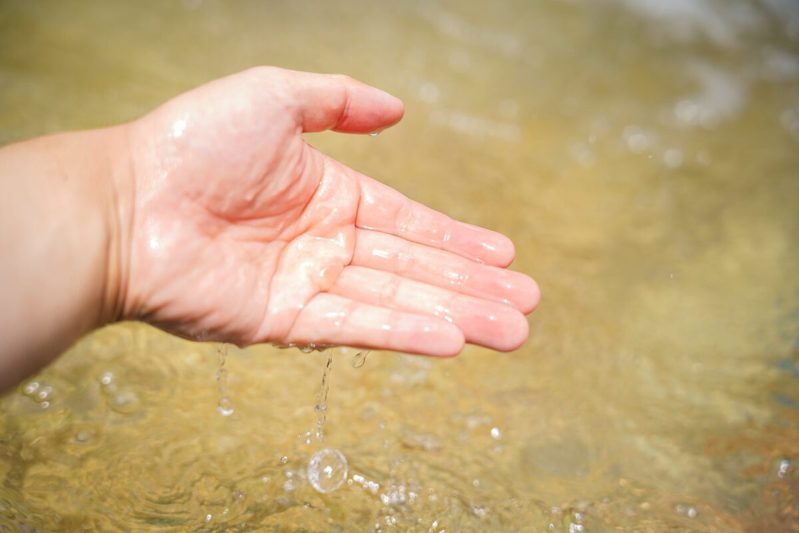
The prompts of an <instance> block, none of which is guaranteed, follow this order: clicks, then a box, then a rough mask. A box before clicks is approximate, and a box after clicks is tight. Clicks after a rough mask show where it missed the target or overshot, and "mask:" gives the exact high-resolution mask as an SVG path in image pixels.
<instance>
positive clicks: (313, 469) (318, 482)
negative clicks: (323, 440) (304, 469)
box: [308, 448, 348, 494]
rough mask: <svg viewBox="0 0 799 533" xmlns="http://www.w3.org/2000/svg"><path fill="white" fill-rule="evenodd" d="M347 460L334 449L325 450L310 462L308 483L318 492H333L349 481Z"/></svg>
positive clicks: (314, 456) (316, 454)
mask: <svg viewBox="0 0 799 533" xmlns="http://www.w3.org/2000/svg"><path fill="white" fill-rule="evenodd" d="M347 469H348V466H347V458H346V457H344V454H343V453H341V452H340V451H338V450H336V449H333V448H323V449H321V450H319V451H318V452H316V453H315V454H313V455H312V456H311V460H310V461H309V462H308V481H310V483H311V486H313V488H314V489H316V491H317V492H321V493H322V494H326V493H328V492H333V491H334V490H336V489H338V488H339V487H340V486H341V485H343V484H344V481H345V480H346V479H347Z"/></svg>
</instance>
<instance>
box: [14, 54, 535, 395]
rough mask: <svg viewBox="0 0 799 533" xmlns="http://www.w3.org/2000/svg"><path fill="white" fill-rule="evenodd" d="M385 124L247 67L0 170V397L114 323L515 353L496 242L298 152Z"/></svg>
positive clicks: (279, 73)
mask: <svg viewBox="0 0 799 533" xmlns="http://www.w3.org/2000/svg"><path fill="white" fill-rule="evenodd" d="M402 114H403V105H402V102H400V101H399V100H398V99H396V98H394V97H393V96H390V95H388V94H386V93H384V92H382V91H379V90H377V89H374V88H372V87H369V86H366V85H364V84H362V83H360V82H357V81H354V80H352V79H350V78H347V77H345V76H337V75H320V74H309V73H302V72H293V71H288V70H282V69H277V68H269V67H260V68H254V69H251V70H247V71H244V72H241V73H239V74H236V75H233V76H229V77H227V78H223V79H220V80H217V81H214V82H211V83H208V84H206V85H204V86H201V87H199V88H197V89H195V90H193V91H190V92H187V93H185V94H183V95H181V96H178V97H177V98H175V99H173V100H171V101H169V102H167V103H166V104H164V105H163V106H161V107H159V108H158V109H156V110H154V111H153V112H152V113H150V114H148V115H146V116H144V117H142V118H141V119H139V120H136V121H134V122H131V123H129V124H123V125H120V126H116V127H111V128H106V129H101V130H93V131H87V132H74V133H65V134H59V135H53V136H50V137H43V138H39V139H33V140H31V141H26V142H22V143H17V144H14V145H10V146H8V147H5V148H3V149H2V150H0V193H2V194H0V211H2V213H3V214H4V215H3V216H4V217H5V220H6V221H7V222H8V227H12V226H14V227H15V228H16V229H15V230H14V231H9V232H5V233H3V234H2V235H0V237H2V241H0V244H2V245H3V249H4V250H6V251H8V257H9V258H12V260H8V261H5V262H4V263H3V264H2V265H0V274H2V275H1V276H0V294H2V295H3V296H4V298H5V299H6V301H7V302H10V304H9V305H7V306H5V307H4V308H3V310H2V312H0V338H2V339H3V340H2V343H0V349H1V350H0V352H2V356H0V363H2V364H0V370H2V372H1V373H0V390H1V389H3V388H4V387H8V386H10V385H12V384H13V383H15V382H18V381H19V380H20V379H22V378H24V376H25V375H27V374H30V373H32V372H34V371H36V370H37V369H38V368H40V367H41V366H44V365H45V364H47V363H48V362H49V361H50V360H52V359H53V358H54V357H55V356H57V355H58V354H59V353H60V352H61V351H63V350H64V349H66V348H67V347H68V346H69V345H70V344H71V343H72V342H74V341H75V340H76V339H77V338H79V337H80V336H81V335H82V334H85V333H87V332H89V331H91V330H92V329H94V328H97V327H100V326H102V325H104V324H107V323H110V322H114V321H117V320H129V319H134V320H144V321H147V322H149V323H151V324H154V325H156V326H159V327H162V328H163V329H166V330H167V331H170V332H172V333H175V334H177V335H180V336H183V337H188V338H192V339H202V340H218V341H224V342H232V343H236V344H239V345H248V344H253V343H260V342H273V343H279V344H297V345H310V344H313V345H316V346H320V345H321V346H328V345H350V346H357V347H366V348H386V349H392V350H399V351H405V352H411V353H418V354H426V355H437V356H447V355H454V354H457V353H458V352H460V350H461V349H462V348H463V345H464V343H465V342H470V343H475V344H480V345H483V346H487V347H490V348H494V349H497V350H512V349H514V348H516V347H518V346H519V345H520V344H521V343H523V342H524V341H525V339H526V338H527V335H528V326H527V321H526V318H525V316H524V315H525V314H526V313H529V312H531V311H532V310H533V308H534V307H535V306H536V304H537V302H538V298H539V293H538V288H537V286H536V284H535V282H534V281H533V280H532V279H530V278H529V277H528V276H526V275H524V274H521V273H517V272H513V271H510V270H507V269H506V268H505V267H507V265H508V264H509V263H510V262H511V261H512V260H513V255H514V249H513V245H512V243H511V242H510V240H508V239H507V238H506V237H504V236H503V235H500V234H498V233H495V232H492V231H489V230H486V229H482V228H478V227H475V226H471V225H468V224H463V223H460V222H456V221H454V220H452V219H450V218H448V217H447V216H445V215H443V214H441V213H438V212H436V211H433V210H431V209H429V208H427V207H425V206H422V205H420V204H418V203H416V202H413V201H411V200H409V199H407V198H405V197H404V196H402V195H401V194H399V193H398V192H396V191H394V190H393V189H390V188H388V187H386V186H385V185H382V184H381V183H379V182H377V181H375V180H373V179H371V178H369V177H367V176H364V175H361V174H359V173H358V172H355V171H354V170H352V169H350V168H347V167H346V166H344V165H342V164H341V163H338V162H337V161H335V160H333V159H331V158H329V157H326V156H325V155H324V154H322V153H320V152H318V151H317V150H315V149H314V148H312V147H311V146H310V145H308V144H307V143H306V142H305V140H304V139H303V133H304V132H318V131H322V130H326V129H331V130H335V131H339V132H349V133H370V132H374V131H378V130H381V129H383V128H386V127H388V126H391V125H392V124H394V123H396V122H397V121H399V120H400V118H401V117H402ZM44 191H46V194H44ZM19 199H24V201H20V200H19ZM31 236H35V238H31ZM54 266H57V268H54Z"/></svg>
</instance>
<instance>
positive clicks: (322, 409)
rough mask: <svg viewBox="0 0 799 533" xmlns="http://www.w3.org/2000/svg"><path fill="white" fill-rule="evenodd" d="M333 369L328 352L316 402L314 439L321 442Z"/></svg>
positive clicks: (331, 355)
mask: <svg viewBox="0 0 799 533" xmlns="http://www.w3.org/2000/svg"><path fill="white" fill-rule="evenodd" d="M332 367H333V354H332V353H331V352H328V354H327V362H326V363H325V368H324V370H323V371H322V385H321V386H320V387H319V397H318V398H317V400H316V406H314V410H315V411H316V439H317V440H318V441H319V442H322V441H323V440H324V438H325V433H324V431H325V422H326V421H327V391H328V389H329V388H330V382H329V379H330V369H331V368H332Z"/></svg>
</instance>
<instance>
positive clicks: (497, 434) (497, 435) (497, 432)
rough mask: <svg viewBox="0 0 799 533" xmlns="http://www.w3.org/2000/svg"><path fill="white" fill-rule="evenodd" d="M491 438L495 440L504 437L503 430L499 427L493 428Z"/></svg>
mask: <svg viewBox="0 0 799 533" xmlns="http://www.w3.org/2000/svg"><path fill="white" fill-rule="evenodd" d="M491 438H492V439H494V440H499V439H501V438H502V430H501V429H499V428H498V427H493V428H491Z"/></svg>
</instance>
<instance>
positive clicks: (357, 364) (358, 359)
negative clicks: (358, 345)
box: [352, 350, 369, 368]
mask: <svg viewBox="0 0 799 533" xmlns="http://www.w3.org/2000/svg"><path fill="white" fill-rule="evenodd" d="M368 355H369V350H361V351H360V352H358V353H356V354H355V357H353V358H352V368H361V367H362V366H363V365H365V364H366V357H367V356H368Z"/></svg>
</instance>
